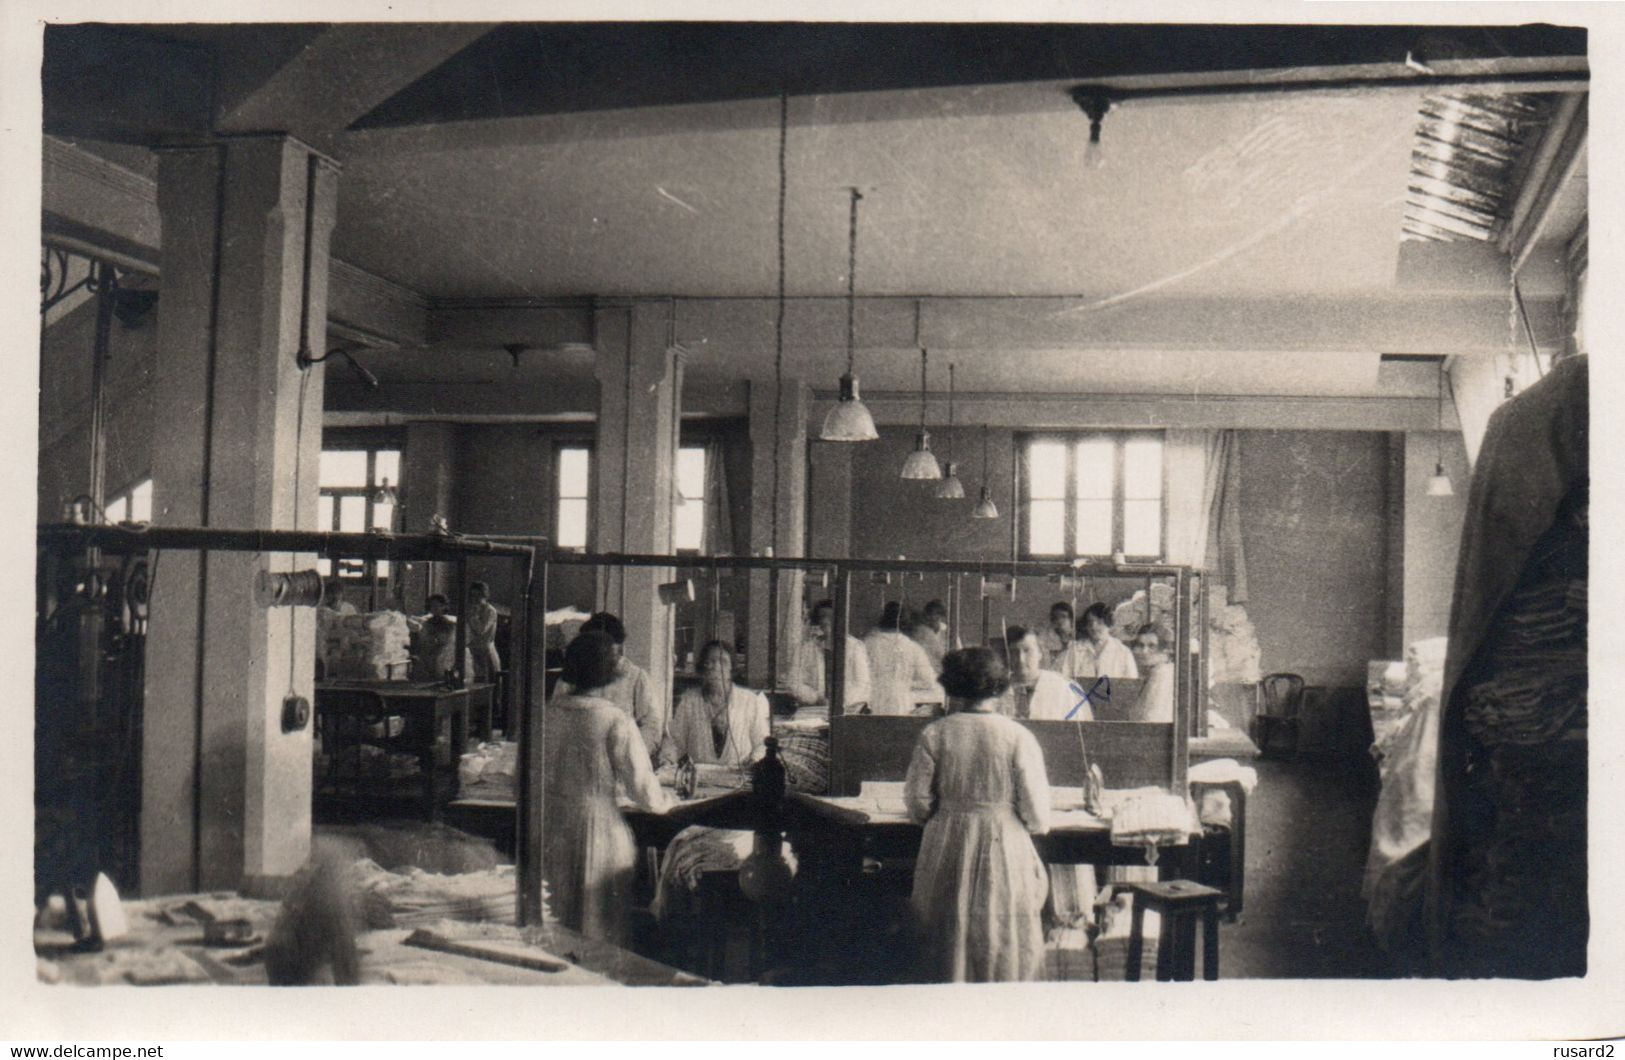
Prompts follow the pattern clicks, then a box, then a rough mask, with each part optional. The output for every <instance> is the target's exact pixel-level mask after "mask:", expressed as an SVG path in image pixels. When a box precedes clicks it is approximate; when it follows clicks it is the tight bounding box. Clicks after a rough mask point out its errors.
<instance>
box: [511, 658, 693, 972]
mask: <svg viewBox="0 0 1625 1060" xmlns="http://www.w3.org/2000/svg"><path fill="white" fill-rule="evenodd" d="M615 663H616V656H615V644H614V641H613V640H612V639H611V638H610V637H609V636H608V635H607V634H604V633H596V632H589V633H583V634H581V635H580V636H578V637H576V639H575V640H573V641H571V642H570V645H569V647H567V648H566V649H565V651H564V679H565V680H566V681H568V682H570V686H571V688H572V689H574V690H575V691H572V692H571V693H569V694H568V695H562V696H559V697H557V698H555V699H552V700H549V701H548V704H547V709H546V711H545V714H544V717H543V719H542V746H543V749H544V756H545V759H546V764H545V768H544V771H543V773H542V777H543V779H544V783H545V784H546V790H545V792H544V794H543V806H544V808H545V809H544V812H545V815H546V827H545V828H543V829H542V875H543V877H544V878H545V879H546V880H547V883H548V887H549V888H550V890H551V892H552V898H551V900H550V904H551V906H552V909H553V912H554V914H555V915H556V916H557V917H558V918H559V921H560V922H561V923H563V924H564V926H565V927H568V928H573V929H575V930H576V931H579V932H581V933H582V934H583V935H588V936H591V937H593V938H603V939H609V940H610V941H612V942H624V941H625V940H626V927H627V923H626V912H627V902H628V900H629V899H630V898H631V897H632V891H633V882H634V877H635V868H636V865H637V847H636V845H635V844H634V843H633V841H632V830H631V829H630V828H628V827H627V826H626V822H625V821H624V820H622V819H621V813H620V810H618V809H617V808H616V806H615V797H616V791H617V789H620V790H621V791H624V792H625V793H626V795H627V797H628V798H630V799H631V800H632V801H633V802H635V803H637V804H638V805H639V806H641V807H643V808H644V809H649V810H662V809H665V807H666V806H667V805H668V801H669V800H668V798H667V796H666V793H665V792H664V791H663V790H662V789H661V787H660V784H659V782H658V781H657V780H656V779H655V774H654V769H653V767H652V766H651V765H650V763H649V752H648V751H647V750H646V749H645V748H644V746H643V739H642V737H641V736H640V735H639V733H638V728H637V726H636V725H635V724H633V722H632V718H631V717H630V716H629V715H627V714H626V712H624V711H623V710H621V709H620V708H619V707H617V706H616V705H615V704H614V703H612V702H610V701H609V700H608V699H605V698H604V696H603V690H604V686H605V685H607V684H609V683H610V682H611V681H613V680H614V679H615V673H616V667H615Z"/></svg>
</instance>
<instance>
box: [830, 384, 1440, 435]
mask: <svg viewBox="0 0 1625 1060" xmlns="http://www.w3.org/2000/svg"><path fill="white" fill-rule="evenodd" d="M835 396H836V395H835V392H834V391H825V390H819V391H815V392H814V394H813V404H812V407H811V409H810V410H809V412H808V415H807V419H808V422H809V423H822V422H823V419H824V417H825V415H827V414H828V412H829V409H830V407H831V406H832V405H834V403H835V402H834V399H835ZM918 401H919V399H918V397H912V398H911V397H909V396H907V395H902V394H899V395H895V396H887V395H869V394H865V395H864V404H866V405H867V406H869V411H870V413H871V414H872V415H873V416H874V418H875V424H876V425H877V426H881V427H915V426H917V424H918V423H919V415H920V410H919V404H918ZM956 404H957V405H958V408H956V409H955V413H956V414H955V420H956V422H957V423H959V424H960V425H961V427H964V428H965V429H969V426H968V425H971V424H975V425H977V426H980V425H982V424H987V425H988V426H990V427H1008V428H1014V429H1017V430H1034V429H1039V430H1069V429H1088V428H1096V427H1102V428H1117V429H1122V428H1133V427H1148V428H1149V427H1160V428H1174V429H1192V430H1196V429H1222V428H1235V429H1244V430H1317V431H1433V430H1437V429H1438V416H1439V406H1438V403H1437V402H1436V401H1435V400H1434V399H1433V398H1406V397H1309V396H1279V397H1255V396H1245V395H1236V396H1231V395H1205V396H1201V397H1195V396H1191V395H1184V394H1046V395H1034V394H974V393H971V394H966V395H964V397H963V399H962V400H961V401H959V402H956ZM931 426H932V427H933V428H934V429H940V425H939V424H937V423H936V422H934V421H933V422H931ZM1449 426H1451V424H1450V422H1449V421H1448V420H1447V422H1446V427H1449ZM937 444H938V446H939V447H940V446H941V445H942V441H941V440H940V439H939V440H938V443H937Z"/></svg>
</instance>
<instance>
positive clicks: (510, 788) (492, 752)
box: [457, 740, 519, 802]
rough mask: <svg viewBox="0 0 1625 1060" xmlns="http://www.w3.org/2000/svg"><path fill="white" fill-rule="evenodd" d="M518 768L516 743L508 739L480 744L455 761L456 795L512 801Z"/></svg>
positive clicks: (466, 797) (467, 797)
mask: <svg viewBox="0 0 1625 1060" xmlns="http://www.w3.org/2000/svg"><path fill="white" fill-rule="evenodd" d="M518 769H519V745H518V744H516V743H514V742H512V741H510V740H499V741H495V742H492V743H482V744H480V745H479V746H478V747H476V748H475V749H474V750H472V751H470V752H468V753H467V754H465V755H463V757H462V760H461V761H460V762H458V763H457V794H458V797H460V798H464V799H486V800H490V801H493V802H512V801H513V800H514V798H515V797H516V796H515V791H516V790H517V789H516V787H515V784H514V776H515V774H516V773H517V772H518Z"/></svg>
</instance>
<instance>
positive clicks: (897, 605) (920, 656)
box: [863, 600, 937, 714]
mask: <svg viewBox="0 0 1625 1060" xmlns="http://www.w3.org/2000/svg"><path fill="white" fill-rule="evenodd" d="M913 627H914V622H913V620H912V618H911V616H909V615H907V614H906V613H905V612H904V610H903V605H902V603H901V602H900V601H897V600H891V601H889V602H887V604H886V606H885V608H884V609H883V610H882V611H881V613H880V621H879V622H877V623H876V624H875V628H874V629H872V630H870V631H869V635H868V636H867V637H864V638H863V650H864V651H866V652H868V654H869V686H870V688H871V689H873V691H872V693H871V695H872V697H873V698H871V699H870V701H869V709H870V710H872V711H874V712H875V713H876V714H911V713H913V712H914V705H915V704H916V703H924V702H930V701H935V700H936V699H937V670H936V667H934V666H932V665H931V656H929V655H927V654H926V651H925V649H924V648H922V647H920V645H919V643H918V642H916V641H915V640H914V638H912V637H910V636H909V635H908V633H909V630H911V629H913Z"/></svg>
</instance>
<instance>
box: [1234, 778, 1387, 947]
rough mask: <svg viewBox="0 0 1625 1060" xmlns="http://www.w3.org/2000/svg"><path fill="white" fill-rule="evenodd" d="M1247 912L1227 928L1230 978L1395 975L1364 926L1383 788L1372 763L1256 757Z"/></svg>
mask: <svg viewBox="0 0 1625 1060" xmlns="http://www.w3.org/2000/svg"><path fill="white" fill-rule="evenodd" d="M1249 764H1250V765H1253V766H1255V767H1256V768H1257V769H1258V787H1257V789H1256V790H1255V791H1254V792H1253V794H1252V796H1251V797H1250V798H1249V799H1248V800H1247V895H1246V904H1245V906H1244V912H1243V913H1242V916H1241V919H1240V921H1239V922H1238V923H1235V924H1226V925H1224V926H1223V927H1222V929H1221V931H1220V936H1219V950H1220V969H1219V970H1220V974H1221V976H1222V977H1223V978H1226V979H1326V978H1332V979H1362V978H1373V977H1385V976H1392V975H1395V974H1398V973H1397V970H1396V968H1395V966H1394V964H1393V962H1392V961H1391V960H1390V959H1389V958H1388V957H1387V955H1385V954H1384V953H1383V952H1382V951H1381V950H1380V949H1379V948H1378V947H1377V946H1376V944H1375V943H1374V942H1373V941H1372V939H1371V937H1370V935H1369V934H1368V933H1367V931H1366V928H1365V901H1364V900H1363V899H1362V898H1361V897H1360V878H1361V875H1362V873H1363V872H1364V871H1365V859H1366V852H1367V849H1368V847H1369V844H1370V837H1371V813H1372V810H1373V808H1374V806H1375V802H1376V797H1377V786H1376V780H1375V772H1374V771H1373V770H1372V769H1371V768H1370V767H1369V766H1366V765H1365V763H1358V764H1353V765H1351V766H1349V767H1340V766H1339V765H1338V764H1337V763H1336V762H1335V761H1329V760H1327V759H1324V758H1318V759H1317V758H1299V759H1287V760H1283V759H1256V760H1253V761H1251V762H1249Z"/></svg>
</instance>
